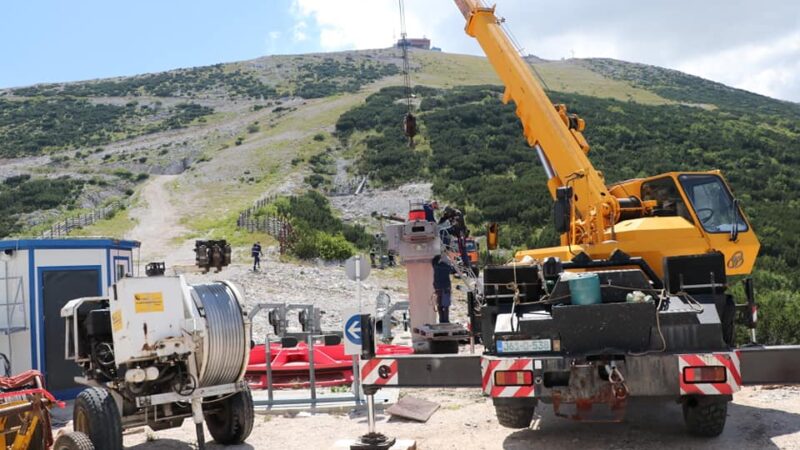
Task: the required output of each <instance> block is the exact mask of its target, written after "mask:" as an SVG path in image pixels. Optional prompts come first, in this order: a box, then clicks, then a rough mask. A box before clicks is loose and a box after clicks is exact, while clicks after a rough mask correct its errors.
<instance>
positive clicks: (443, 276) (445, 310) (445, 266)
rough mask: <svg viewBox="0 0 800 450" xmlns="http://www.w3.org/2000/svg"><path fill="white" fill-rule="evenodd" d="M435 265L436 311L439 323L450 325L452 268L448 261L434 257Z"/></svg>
mask: <svg viewBox="0 0 800 450" xmlns="http://www.w3.org/2000/svg"><path fill="white" fill-rule="evenodd" d="M431 264H432V265H433V290H434V291H435V292H436V310H437V311H438V312H439V323H450V297H451V285H450V272H451V271H452V267H450V263H448V261H447V260H446V259H442V257H441V256H439V255H437V256H434V257H433V259H432V260H431Z"/></svg>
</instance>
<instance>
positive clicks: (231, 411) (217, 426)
mask: <svg viewBox="0 0 800 450" xmlns="http://www.w3.org/2000/svg"><path fill="white" fill-rule="evenodd" d="M212 402H213V400H212ZM219 404H220V407H219V408H218V409H215V410H211V411H209V412H207V413H206V414H205V418H206V427H207V428H208V432H209V433H211V436H212V437H214V440H215V441H217V443H218V444H222V445H233V444H241V443H242V442H244V441H245V439H247V437H248V436H250V432H251V431H253V421H254V420H255V413H254V411H253V395H252V394H251V393H250V388H245V389H244V390H243V391H241V392H237V393H236V394H233V395H231V396H230V397H227V398H226V399H224V400H220V401H219ZM211 405H214V403H211Z"/></svg>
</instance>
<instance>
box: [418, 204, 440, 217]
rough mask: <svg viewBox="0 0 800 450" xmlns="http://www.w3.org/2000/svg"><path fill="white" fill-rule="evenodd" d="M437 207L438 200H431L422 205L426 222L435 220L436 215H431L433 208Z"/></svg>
mask: <svg viewBox="0 0 800 450" xmlns="http://www.w3.org/2000/svg"><path fill="white" fill-rule="evenodd" d="M437 209H439V202H437V201H436V200H431V201H429V202H425V203H424V204H423V205H422V210H423V211H425V220H426V221H428V222H436V217H435V216H434V215H433V212H434V211H435V210H437Z"/></svg>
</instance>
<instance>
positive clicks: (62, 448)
mask: <svg viewBox="0 0 800 450" xmlns="http://www.w3.org/2000/svg"><path fill="white" fill-rule="evenodd" d="M53 450H94V445H93V444H92V441H91V439H89V436H87V435H85V434H83V433H81V432H80V431H73V432H72V433H64V434H62V435H61V436H59V437H58V439H56V443H55V444H53Z"/></svg>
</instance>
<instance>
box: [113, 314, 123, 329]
mask: <svg viewBox="0 0 800 450" xmlns="http://www.w3.org/2000/svg"><path fill="white" fill-rule="evenodd" d="M111 328H113V329H114V331H119V330H121V329H122V310H120V309H118V310H116V311H114V314H112V315H111Z"/></svg>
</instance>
